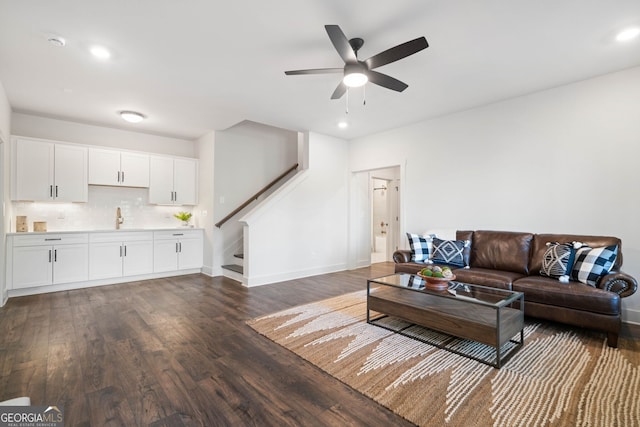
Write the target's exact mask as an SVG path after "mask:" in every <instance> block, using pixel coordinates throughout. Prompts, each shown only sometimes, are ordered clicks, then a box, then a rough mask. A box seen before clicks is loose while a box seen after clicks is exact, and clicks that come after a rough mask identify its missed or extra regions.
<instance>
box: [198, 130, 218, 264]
mask: <svg viewBox="0 0 640 427" xmlns="http://www.w3.org/2000/svg"><path fill="white" fill-rule="evenodd" d="M215 141H216V136H215V132H214V131H212V132H209V133H207V134H205V135H203V136H201V137H200V138H198V140H197V141H196V151H197V156H198V159H199V162H198V163H199V164H198V173H199V177H198V179H199V181H198V182H199V185H198V206H196V214H197V215H198V218H199V224H198V226H199V227H202V228H204V252H203V255H204V256H203V259H204V262H203V267H202V272H203V273H205V274H208V275H210V276H213V275H214V274H213V242H214V235H213V233H214V230H213V229H214V225H213V213H214V212H213V165H214V153H215V150H214V148H215Z"/></svg>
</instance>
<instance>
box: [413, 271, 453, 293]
mask: <svg viewBox="0 0 640 427" xmlns="http://www.w3.org/2000/svg"><path fill="white" fill-rule="evenodd" d="M418 276H420V278H421V279H423V280H424V281H425V284H424V287H425V288H427V289H430V290H433V291H445V290H447V289H449V282H450V281H452V280H456V275H455V274H454V275H452V276H451V277H431V276H423V275H422V274H420V273H418Z"/></svg>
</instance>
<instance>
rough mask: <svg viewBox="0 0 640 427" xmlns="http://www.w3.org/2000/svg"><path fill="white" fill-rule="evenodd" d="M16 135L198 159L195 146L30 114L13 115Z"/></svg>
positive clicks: (148, 135) (179, 141)
mask: <svg viewBox="0 0 640 427" xmlns="http://www.w3.org/2000/svg"><path fill="white" fill-rule="evenodd" d="M11 131H12V133H13V134H14V135H20V136H30V137H33V138H44V139H53V140H57V141H63V142H73V143H76V144H89V145H103V146H106V147H113V148H124V149H127V150H136V151H147V152H150V153H157V154H167V155H172V156H183V157H195V154H196V149H195V142H194V141H188V140H185V139H178V138H169V137H166V136H159V135H152V134H148V133H141V132H131V131H127V130H121V129H115V128H108V127H103V126H95V125H88V124H83V123H76V122H71V121H66V120H58V119H51V118H48V117H40V116H33V115H28V114H13V116H12V118H11Z"/></svg>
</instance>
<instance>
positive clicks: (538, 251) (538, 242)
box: [529, 234, 622, 274]
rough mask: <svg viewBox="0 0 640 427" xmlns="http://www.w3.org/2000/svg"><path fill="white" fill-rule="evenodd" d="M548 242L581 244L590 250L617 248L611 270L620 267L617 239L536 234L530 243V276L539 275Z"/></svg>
mask: <svg viewBox="0 0 640 427" xmlns="http://www.w3.org/2000/svg"><path fill="white" fill-rule="evenodd" d="M549 242H562V243H564V242H582V243H584V244H585V245H588V246H590V247H592V248H601V247H603V246H611V245H617V246H618V257H617V258H616V262H615V264H614V265H613V270H620V268H621V267H622V246H621V241H620V239H618V238H617V237H609V236H586V235H579V234H536V235H535V236H534V237H533V242H532V243H531V262H530V263H529V271H530V272H531V274H539V272H540V269H541V268H542V258H543V256H544V252H545V251H546V250H547V243H549Z"/></svg>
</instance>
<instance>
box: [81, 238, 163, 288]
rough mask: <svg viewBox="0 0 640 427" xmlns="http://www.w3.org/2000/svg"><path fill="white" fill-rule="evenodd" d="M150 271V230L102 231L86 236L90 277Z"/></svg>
mask: <svg viewBox="0 0 640 427" xmlns="http://www.w3.org/2000/svg"><path fill="white" fill-rule="evenodd" d="M152 272H153V232H151V231H148V232H146V231H140V232H105V233H91V234H90V235H89V279H90V280H97V279H110V278H114V277H126V276H136V275H140V274H150V273H152Z"/></svg>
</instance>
